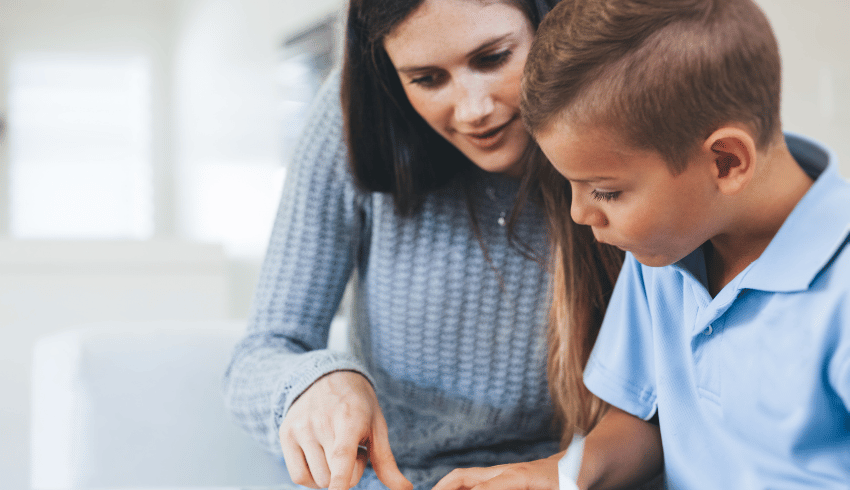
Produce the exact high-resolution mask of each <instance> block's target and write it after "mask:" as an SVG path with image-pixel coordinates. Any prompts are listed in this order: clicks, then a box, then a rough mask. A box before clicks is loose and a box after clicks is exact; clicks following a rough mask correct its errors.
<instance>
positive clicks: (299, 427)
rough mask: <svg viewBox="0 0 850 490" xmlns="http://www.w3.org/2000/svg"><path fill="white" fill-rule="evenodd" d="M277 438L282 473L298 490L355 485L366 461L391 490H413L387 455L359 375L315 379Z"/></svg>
mask: <svg viewBox="0 0 850 490" xmlns="http://www.w3.org/2000/svg"><path fill="white" fill-rule="evenodd" d="M279 436H280V445H281V447H282V448H283V458H284V461H285V462H286V468H287V469H288V470H289V475H290V477H291V478H292V481H294V482H295V483H297V484H299V485H305V486H308V487H313V488H325V487H328V488H329V489H330V490H347V489H349V488H351V487H352V486H354V485H356V484H357V482H358V481H360V477H361V476H363V470H364V469H365V467H366V461H367V459H368V460H371V462H372V466H373V468H374V469H375V473H376V474H377V476H378V479H380V480H381V482H382V483H383V484H384V485H386V486H387V487H389V488H390V489H392V490H408V489H411V488H413V485H411V484H410V482H409V481H407V479H406V478H405V477H404V475H402V474H401V472H400V471H399V469H398V466H397V465H396V462H395V458H394V457H393V454H392V451H391V450H390V442H389V438H388V436H387V423H386V421H385V420H384V415H383V414H382V413H381V409H380V407H379V406H378V399H377V397H376V396H375V391H374V390H373V389H372V385H371V384H370V383H369V381H368V380H367V379H366V378H365V377H363V376H362V375H360V374H358V373H355V372H351V371H338V372H333V373H330V374H328V375H325V376H323V377H322V378H319V380H318V381H316V382H315V383H314V384H313V385H312V386H311V387H310V388H308V389H307V391H305V392H304V393H302V394H301V396H300V397H298V399H297V400H295V402H294V403H293V404H292V406H291V407H290V408H289V412H287V414H286V417H284V419H283V423H282V424H281V425H280V432H279ZM363 448H366V449H365V450H364V449H363Z"/></svg>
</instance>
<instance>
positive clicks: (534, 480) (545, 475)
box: [433, 452, 564, 490]
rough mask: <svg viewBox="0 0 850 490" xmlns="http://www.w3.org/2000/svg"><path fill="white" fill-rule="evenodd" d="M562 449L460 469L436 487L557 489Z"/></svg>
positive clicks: (436, 489)
mask: <svg viewBox="0 0 850 490" xmlns="http://www.w3.org/2000/svg"><path fill="white" fill-rule="evenodd" d="M563 455H564V453H563V452H561V453H558V454H555V455H553V456H550V457H548V458H546V459H539V460H537V461H530V462H528V463H513V464H504V465H500V466H492V467H490V468H465V469H457V470H454V471H452V472H451V473H449V474H448V475H446V477H445V478H443V479H442V480H440V481H439V483H437V485H436V486H435V487H434V488H433V490H472V489H474V490H558V460H560V459H561V457H562V456H563Z"/></svg>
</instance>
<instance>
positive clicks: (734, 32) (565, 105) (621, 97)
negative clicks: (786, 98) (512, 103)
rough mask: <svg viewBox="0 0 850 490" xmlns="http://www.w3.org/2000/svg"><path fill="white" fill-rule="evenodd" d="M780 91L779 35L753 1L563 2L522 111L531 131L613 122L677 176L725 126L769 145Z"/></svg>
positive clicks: (550, 22)
mask: <svg viewBox="0 0 850 490" xmlns="http://www.w3.org/2000/svg"><path fill="white" fill-rule="evenodd" d="M780 85H781V68H780V58H779V48H778V46H777V43H776V38H775V37H774V35H773V30H772V29H771V27H770V23H769V22H768V20H767V18H766V17H765V15H764V13H763V12H762V11H761V9H760V8H759V7H758V6H757V5H756V4H755V3H753V1H752V0H562V1H561V2H560V3H559V4H558V5H557V6H556V7H555V8H554V9H553V10H552V11H551V12H550V13H549V15H547V16H546V18H545V19H544V20H543V22H542V23H541V24H540V27H539V29H538V31H537V37H536V39H535V41H534V44H533V45H532V48H531V52H530V53H529V55H528V61H527V63H526V67H525V73H524V75H523V90H522V112H523V120H524V122H525V125H526V127H527V128H528V129H529V131H530V132H531V134H532V135H534V134H536V133H538V132H540V131H543V130H545V129H547V128H548V127H549V126H550V125H551V124H552V123H553V122H554V121H555V119H556V118H560V117H566V118H568V121H570V123H571V124H579V125H581V124H591V125H600V124H601V125H604V126H607V127H609V128H611V129H613V130H614V131H617V132H618V134H619V135H621V136H622V137H624V138H625V139H626V143H628V144H631V145H632V146H635V147H639V148H645V149H651V150H655V151H657V152H658V153H660V154H661V156H662V157H664V158H665V159H666V160H667V162H668V164H669V165H670V168H671V170H672V171H673V172H674V173H678V172H680V171H682V170H683V169H684V168H685V166H686V165H687V161H688V157H689V155H690V154H691V152H692V151H693V150H694V149H695V148H696V147H697V145H698V144H699V143H700V142H701V141H703V140H704V139H705V138H707V137H708V136H709V135H710V134H711V133H712V132H713V131H714V130H716V129H717V128H719V127H721V126H722V125H724V124H728V123H743V124H745V125H747V127H748V128H749V129H750V130H751V131H752V132H753V136H754V138H755V139H756V143H757V144H758V146H759V149H766V148H767V147H768V146H769V145H770V144H771V143H772V142H773V141H774V140H775V138H776V136H777V135H778V134H779V131H780V122H779V98H780Z"/></svg>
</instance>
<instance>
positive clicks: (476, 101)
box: [384, 0, 534, 177]
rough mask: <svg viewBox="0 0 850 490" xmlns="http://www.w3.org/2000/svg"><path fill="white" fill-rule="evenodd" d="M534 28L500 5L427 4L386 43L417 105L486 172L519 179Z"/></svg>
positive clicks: (465, 0)
mask: <svg viewBox="0 0 850 490" xmlns="http://www.w3.org/2000/svg"><path fill="white" fill-rule="evenodd" d="M533 38H534V29H533V28H532V26H531V22H529V20H528V18H527V17H526V16H525V14H524V13H523V12H522V11H521V10H519V9H518V8H516V7H514V6H512V5H510V4H507V3H503V2H499V1H488V2H484V1H478V0H425V2H424V3H423V4H422V5H421V6H420V7H419V8H418V9H417V10H415V11H414V12H413V13H412V14H411V15H410V17H408V18H407V19H405V20H404V21H403V22H402V23H401V24H399V25H398V26H397V27H396V28H395V29H394V30H393V31H392V32H391V33H390V34H389V35H388V36H387V37H386V38H385V39H384V49H385V50H386V52H387V54H388V55H389V57H390V59H391V60H392V62H393V65H394V66H395V68H396V70H397V71H398V75H399V78H400V79H401V84H402V86H404V91H405V93H406V94H407V97H408V99H409V100H410V103H411V105H412V106H413V108H414V109H415V110H416V112H418V113H419V114H420V115H421V116H422V118H423V119H424V120H425V121H426V122H427V123H428V124H429V125H430V126H431V127H432V128H434V131H436V132H437V133H438V134H440V135H441V136H443V137H444V138H446V139H447V140H448V141H449V142H450V143H451V144H453V145H454V146H456V147H457V148H458V149H459V150H460V151H461V152H463V154H464V155H466V156H467V158H469V159H470V160H471V161H472V162H473V163H475V164H476V165H478V166H479V167H481V168H482V169H484V170H486V171H488V172H499V173H505V174H507V175H510V176H514V177H518V176H519V175H520V174H521V172H522V168H521V165H520V162H519V159H520V156H521V155H522V152H523V151H524V150H525V148H526V146H527V145H528V143H529V141H530V137H529V135H528V133H527V132H526V131H525V128H524V127H523V125H522V121H521V119H520V113H519V99H520V77H521V76H522V69H523V65H524V64H525V58H526V56H528V50H529V48H530V47H531V42H532V40H533Z"/></svg>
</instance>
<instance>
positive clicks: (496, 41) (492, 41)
mask: <svg viewBox="0 0 850 490" xmlns="http://www.w3.org/2000/svg"><path fill="white" fill-rule="evenodd" d="M509 37H511V33H506V34H502V35H501V36H496V37H493V38H491V39H488V40H486V41H484V42H483V43H481V44H480V45H479V46H478V47H476V48H475V49H473V50H472V51H470V52H469V53H467V55H466V58H467V59H469V58H474V57H475V56H477V55H478V54H480V53H481V52H482V51H487V50H488V49H490V48H491V47H493V46H494V45H496V44H499V43H500V42H502V41H504V40H505V39H507V38H509ZM435 68H437V67H436V66H434V65H421V66H416V65H411V66H400V67H398V68H396V71H398V72H399V73H404V74H410V73H416V72H421V71H427V70H433V69H435Z"/></svg>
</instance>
